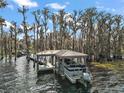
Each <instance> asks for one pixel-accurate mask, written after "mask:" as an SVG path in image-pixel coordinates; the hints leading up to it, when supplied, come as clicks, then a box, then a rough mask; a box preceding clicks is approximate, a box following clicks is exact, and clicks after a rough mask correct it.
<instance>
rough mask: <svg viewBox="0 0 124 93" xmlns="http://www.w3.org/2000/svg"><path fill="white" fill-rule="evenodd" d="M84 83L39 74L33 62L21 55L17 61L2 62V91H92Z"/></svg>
mask: <svg viewBox="0 0 124 93" xmlns="http://www.w3.org/2000/svg"><path fill="white" fill-rule="evenodd" d="M89 91H90V89H89V88H85V87H84V86H83V85H80V84H76V85H72V84H71V83H70V82H69V81H68V80H67V79H62V78H60V77H59V76H55V75H54V74H40V75H37V72H36V70H35V69H34V68H33V62H32V61H30V62H29V63H27V62H26V58H25V57H20V58H18V59H17V61H16V62H12V63H9V62H2V61H1V62H0V93H90V92H89Z"/></svg>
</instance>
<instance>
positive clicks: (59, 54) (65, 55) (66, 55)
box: [37, 50, 87, 58]
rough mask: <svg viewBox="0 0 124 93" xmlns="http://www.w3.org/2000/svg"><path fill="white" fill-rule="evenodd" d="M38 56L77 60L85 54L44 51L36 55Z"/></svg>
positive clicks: (65, 51) (66, 51) (68, 51)
mask: <svg viewBox="0 0 124 93" xmlns="http://www.w3.org/2000/svg"><path fill="white" fill-rule="evenodd" d="M37 55H38V56H57V57H60V58H78V57H85V56H87V54H83V53H80V52H75V51H71V50H45V51H42V52H40V53H37Z"/></svg>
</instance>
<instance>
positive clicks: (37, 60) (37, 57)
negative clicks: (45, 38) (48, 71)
mask: <svg viewBox="0 0 124 93" xmlns="http://www.w3.org/2000/svg"><path fill="white" fill-rule="evenodd" d="M38 59H39V56H38V55H37V60H36V62H37V71H38V70H39V60H38Z"/></svg>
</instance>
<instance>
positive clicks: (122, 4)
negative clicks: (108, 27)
mask: <svg viewBox="0 0 124 93" xmlns="http://www.w3.org/2000/svg"><path fill="white" fill-rule="evenodd" d="M7 3H8V5H7V7H6V8H3V9H0V16H2V17H3V18H4V19H5V20H6V24H7V27H9V25H11V24H10V22H11V21H15V22H17V23H18V25H19V24H21V22H22V15H20V14H19V13H18V8H21V7H22V5H25V6H26V7H27V8H28V9H29V11H28V13H27V14H26V15H27V22H29V23H30V24H31V23H33V22H34V17H33V15H32V12H33V11H34V10H37V9H43V8H45V7H48V8H49V9H50V10H51V11H52V12H57V11H59V10H60V9H65V11H67V12H72V11H73V10H84V9H86V8H90V7H96V8H97V9H98V11H106V12H109V13H112V14H121V15H124V0H7Z"/></svg>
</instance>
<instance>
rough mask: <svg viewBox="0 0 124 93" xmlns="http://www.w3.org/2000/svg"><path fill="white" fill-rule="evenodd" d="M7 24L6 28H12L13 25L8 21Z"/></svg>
mask: <svg viewBox="0 0 124 93" xmlns="http://www.w3.org/2000/svg"><path fill="white" fill-rule="evenodd" d="M5 24H6V27H5V28H8V29H9V28H10V26H12V24H11V23H10V22H8V21H5Z"/></svg>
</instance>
